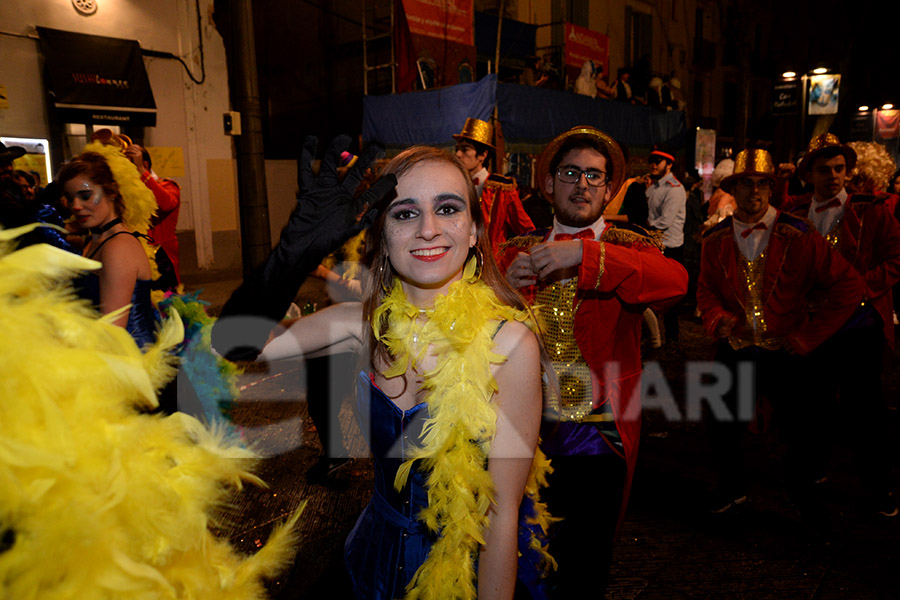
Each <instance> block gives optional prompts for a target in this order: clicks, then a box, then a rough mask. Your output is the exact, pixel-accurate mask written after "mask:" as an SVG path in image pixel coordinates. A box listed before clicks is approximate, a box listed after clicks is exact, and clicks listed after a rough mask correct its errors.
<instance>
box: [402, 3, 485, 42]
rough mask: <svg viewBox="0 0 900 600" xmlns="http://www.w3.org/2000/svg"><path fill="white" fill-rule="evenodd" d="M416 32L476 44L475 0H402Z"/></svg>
mask: <svg viewBox="0 0 900 600" xmlns="http://www.w3.org/2000/svg"><path fill="white" fill-rule="evenodd" d="M403 11H404V12H405V13H406V20H407V21H408V22H409V31H410V33H413V34H418V35H425V36H428V37H433V38H438V39H441V40H447V41H450V42H458V43H460V44H465V45H467V46H474V45H475V32H474V28H473V26H472V23H473V22H474V18H475V4H474V0H403Z"/></svg>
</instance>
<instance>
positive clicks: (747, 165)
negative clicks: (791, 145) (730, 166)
mask: <svg viewBox="0 0 900 600" xmlns="http://www.w3.org/2000/svg"><path fill="white" fill-rule="evenodd" d="M742 177H763V178H765V179H769V180H771V181H773V182H774V181H775V163H774V162H773V161H772V155H771V154H769V153H768V152H766V151H765V150H763V149H761V148H748V149H747V150H741V151H740V152H738V154H737V156H736V157H735V158H734V171H733V172H732V174H731V175H729V176H728V177H726V178H725V179H723V180H722V183H721V184H719V187H721V188H722V189H723V190H725V191H726V192H728V193H731V190H732V188H733V187H734V184H735V182H736V181H737V180H738V179H741V178H742Z"/></svg>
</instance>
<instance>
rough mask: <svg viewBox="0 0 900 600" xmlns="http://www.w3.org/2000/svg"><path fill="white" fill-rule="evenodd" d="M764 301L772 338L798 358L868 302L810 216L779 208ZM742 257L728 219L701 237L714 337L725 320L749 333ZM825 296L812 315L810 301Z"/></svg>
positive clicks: (701, 303)
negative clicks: (801, 216) (800, 215)
mask: <svg viewBox="0 0 900 600" xmlns="http://www.w3.org/2000/svg"><path fill="white" fill-rule="evenodd" d="M765 253H766V259H765V267H764V271H763V275H762V298H763V307H764V308H763V310H764V319H765V323H766V336H767V337H768V338H774V339H786V340H787V342H788V343H789V344H790V346H791V347H792V348H793V349H794V350H795V351H796V352H797V353H798V354H807V353H809V352H810V351H811V350H813V349H814V348H816V347H817V346H819V345H820V344H821V343H822V342H824V341H825V340H827V339H828V338H829V337H831V336H832V335H833V334H834V333H835V332H836V331H837V330H838V329H840V327H841V326H842V325H843V324H844V323H845V322H846V321H847V319H849V318H850V316H851V315H852V314H853V313H854V311H855V310H856V309H857V307H858V306H859V303H860V302H861V301H862V299H863V283H862V280H861V277H860V276H859V275H858V274H857V273H856V272H855V271H854V270H853V268H852V267H851V266H850V264H849V263H848V262H847V261H846V260H844V258H843V257H842V256H841V255H840V254H838V253H837V252H835V251H834V250H832V249H831V248H830V247H829V246H828V243H827V242H826V241H825V239H824V238H823V237H822V236H820V235H819V233H818V232H817V231H816V228H815V227H814V226H813V224H812V223H810V222H809V221H807V220H806V219H802V218H799V217H796V216H794V215H790V214H788V213H785V212H782V211H778V215H777V216H776V219H775V227H774V229H773V230H772V233H771V236H770V237H769V243H768V246H766V249H765ZM742 261H744V257H743V255H742V254H741V251H740V250H739V249H738V247H737V243H735V241H734V228H733V227H732V218H731V217H728V218H726V219H724V220H723V221H722V222H721V223H719V224H718V225H716V226H715V227H713V228H712V229H710V230H709V231H708V232H706V234H705V235H704V237H703V249H702V252H701V259H700V278H699V280H698V284H697V307H698V308H699V309H700V312H701V314H702V316H703V324H704V327H705V328H706V331H707V333H709V334H710V335H711V336H713V337H715V332H716V328H717V327H718V325H719V322H720V321H721V320H722V319H723V318H725V317H731V318H733V319H735V320H736V323H735V326H734V328H733V330H732V331H733V333H734V335H735V336H738V337H740V336H741V333H742V332H743V331H744V330H745V329H746V328H747V322H746V321H747V319H746V316H745V315H746V312H745V302H746V300H747V284H746V282H745V281H744V275H743V269H742V268H741V263H742ZM818 295H821V296H822V297H821V302H820V303H818V306H819V310H818V311H817V312H816V313H815V315H813V316H810V312H809V305H810V302H811V301H812V300H813V299H814V298H815V297H817V296H818Z"/></svg>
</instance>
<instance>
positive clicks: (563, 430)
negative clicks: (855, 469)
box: [500, 126, 687, 599]
mask: <svg viewBox="0 0 900 600" xmlns="http://www.w3.org/2000/svg"><path fill="white" fill-rule="evenodd" d="M537 174H538V177H539V178H540V179H539V181H540V182H541V185H542V187H543V191H544V193H545V195H546V196H547V198H548V199H550V201H551V203H552V204H553V208H554V221H553V227H552V228H550V229H544V230H537V231H534V232H531V233H529V234H528V235H527V236H522V237H517V238H514V239H512V240H510V241H509V242H507V243H506V244H505V245H504V246H503V247H502V250H501V258H500V265H501V268H503V269H504V270H505V272H506V278H507V280H508V281H509V282H510V283H511V284H512V285H513V287H516V288H518V289H519V290H520V291H521V292H522V293H523V294H524V295H525V296H526V298H528V299H529V301H530V302H531V303H532V304H534V306H535V310H536V311H537V313H538V318H539V321H540V323H541V331H542V333H543V337H544V343H545V344H546V346H547V349H548V351H549V353H550V356H551V358H552V359H553V361H554V371H555V373H556V376H557V378H558V379H559V382H560V393H559V395H558V397H557V396H556V395H555V394H549V393H548V394H547V396H545V398H546V404H547V406H546V407H545V415H544V422H543V424H542V430H541V439H542V442H541V447H542V449H543V450H544V452H545V453H546V454H547V455H548V457H550V459H551V465H552V467H553V469H554V472H553V473H552V474H551V475H550V477H549V478H548V486H549V487H548V489H547V490H546V491H545V492H544V493H543V494H542V498H543V499H544V500H545V501H546V502H547V505H548V509H549V511H550V514H552V515H553V516H555V517H561V518H562V519H563V520H562V521H561V522H560V523H559V524H558V525H557V526H556V527H555V530H553V531H552V532H551V541H550V548H549V550H550V554H551V555H552V556H553V557H554V558H555V559H556V561H557V563H558V565H559V569H558V571H557V572H556V574H555V575H554V576H553V579H552V584H551V587H552V589H553V594H552V596H551V597H553V598H566V599H568V598H599V597H602V596H603V590H604V588H605V586H606V581H607V575H608V569H609V566H610V563H611V559H612V543H613V539H614V536H615V531H616V527H617V523H618V522H619V520H620V518H621V515H622V514H623V513H624V510H625V506H626V504H627V499H628V492H629V490H630V486H631V477H632V474H633V472H634V466H635V461H636V459H637V447H638V441H639V438H640V423H641V421H640V415H641V408H640V406H641V398H640V392H641V383H640V378H641V368H642V363H641V322H642V313H643V308H644V307H646V306H652V307H654V308H656V309H658V310H662V309H664V308H666V307H667V306H668V305H671V304H672V303H673V302H675V301H677V300H678V299H679V298H681V297H682V296H683V295H684V294H685V292H686V291H687V272H686V271H685V270H684V268H683V267H682V266H681V265H680V264H678V263H677V262H675V261H674V260H671V259H667V258H665V257H664V256H663V254H662V252H660V250H659V248H658V246H657V245H655V240H652V239H651V238H649V237H647V236H645V235H641V234H639V233H637V232H634V231H630V230H627V229H624V228H616V227H612V226H610V225H609V223H607V222H606V221H605V220H604V218H603V210H604V208H605V207H606V205H607V203H608V202H609V201H610V199H611V198H612V197H613V196H614V195H615V193H616V192H617V191H618V189H619V188H620V187H621V186H622V183H623V182H624V181H625V157H624V155H623V153H622V150H621V149H620V147H619V145H618V144H617V143H616V142H615V140H613V139H612V138H611V137H609V136H608V135H606V134H605V133H603V132H601V131H598V130H597V129H594V128H593V127H585V126H580V127H574V128H572V129H570V130H569V131H567V132H565V133H563V134H561V135H559V136H557V137H556V138H555V139H554V140H552V141H551V142H550V144H548V145H547V148H546V149H545V150H544V152H543V153H542V154H541V157H540V160H539V161H538V167H537ZM645 233H646V232H645Z"/></svg>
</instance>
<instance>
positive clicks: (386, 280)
mask: <svg viewBox="0 0 900 600" xmlns="http://www.w3.org/2000/svg"><path fill="white" fill-rule="evenodd" d="M425 162H437V163H444V164H447V165H450V166H452V167H454V168H456V169H457V170H458V171H459V172H460V174H461V175H462V176H463V178H464V179H465V181H466V187H467V190H466V195H467V201H468V206H469V216H470V217H471V219H472V221H474V223H475V230H476V238H477V241H476V243H475V246H474V247H473V248H472V249H471V250H470V255H471V254H472V253H476V254H477V253H480V254H481V258H482V260H481V280H482V281H484V282H485V283H486V284H487V285H488V287H490V288H491V289H492V290H493V291H494V293H495V294H496V295H497V298H498V299H499V300H500V301H501V302H503V303H504V304H507V305H509V306H512V307H514V308H517V309H519V310H527V311H529V312H531V309H530V307H529V306H528V304H527V303H526V302H525V299H524V298H523V297H522V295H521V294H519V292H518V291H516V290H515V288H513V287H512V286H511V285H510V284H509V282H507V281H506V278H505V277H504V276H503V274H502V273H501V272H500V269H499V268H498V267H497V263H496V262H495V261H494V253H493V250H492V248H491V243H490V241H489V240H488V237H487V227H485V223H484V216H483V215H482V212H481V207H480V206H479V204H478V197H477V195H476V192H475V186H474V185H473V183H472V179H471V177H469V173H468V172H467V171H466V168H465V167H464V166H463V165H462V163H461V162H459V160H458V159H457V158H456V157H455V156H453V155H451V154H449V153H447V152H445V151H443V150H440V149H439V148H434V147H431V146H412V147H411V148H407V149H406V150H404V151H403V152H401V153H400V154H398V155H397V156H395V157H394V158H393V159H392V160H391V161H390V162H389V163H388V164H387V165H386V166H385V168H384V170H383V171H382V174H388V173H393V174H394V175H395V176H396V177H397V179H400V177H402V176H403V175H405V174H406V173H408V172H409V171H410V170H411V169H412V168H413V167H414V166H416V165H418V164H421V163H425ZM395 198H396V193H391V194H388V195H387V196H386V197H385V198H383V199H382V200H381V201H380V203H379V205H378V206H377V207H376V208H378V218H377V219H376V220H375V223H374V224H373V225H372V226H371V227H370V228H369V229H368V231H366V253H365V255H364V257H363V265H364V266H365V267H366V268H365V269H364V270H363V272H364V273H365V280H364V283H365V287H364V290H363V291H364V293H363V322H364V323H365V325H366V340H367V349H368V358H369V360H370V361H371V363H370V364H371V366H372V368H377V367H376V365H377V364H383V365H387V364H390V363H391V360H392V358H393V357H391V356H390V352H389V351H388V349H387V347H386V346H385V345H384V344H382V343H380V342H378V341H377V340H376V339H375V334H374V332H373V330H372V327H371V324H372V316H373V314H374V312H375V309H377V308H378V307H379V306H380V305H381V303H382V302H383V301H384V297H385V296H386V295H387V292H386V291H385V290H390V289H391V287H392V286H393V285H394V271H393V267H392V266H391V262H390V259H389V258H388V255H387V250H386V248H387V244H386V243H385V239H384V224H385V221H386V219H387V207H388V206H389V205H390V203H391V202H392V201H393V200H394V199H395ZM476 248H477V251H476ZM532 318H534V316H533V315H532ZM386 326H387V324H386V323H381V324H380V327H381V329H382V333H383V332H384V328H385V327H386ZM538 342H539V343H540V346H541V364H542V366H543V368H544V371H545V373H548V375H549V377H550V379H551V381H555V377H553V369H552V365H551V363H550V359H549V356H548V355H547V352H546V351H545V349H544V345H543V341H542V340H541V339H540V336H538ZM376 359H377V360H378V361H380V363H378V362H376Z"/></svg>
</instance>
